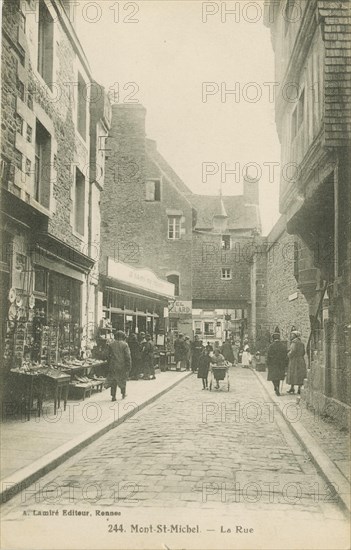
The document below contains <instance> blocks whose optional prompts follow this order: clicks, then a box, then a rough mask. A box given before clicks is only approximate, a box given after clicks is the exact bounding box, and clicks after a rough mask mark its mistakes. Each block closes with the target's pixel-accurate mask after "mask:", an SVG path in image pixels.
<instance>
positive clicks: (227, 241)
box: [222, 235, 231, 250]
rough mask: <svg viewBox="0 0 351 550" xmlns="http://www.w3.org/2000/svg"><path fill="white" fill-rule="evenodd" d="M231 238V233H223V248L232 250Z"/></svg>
mask: <svg viewBox="0 0 351 550" xmlns="http://www.w3.org/2000/svg"><path fill="white" fill-rule="evenodd" d="M230 248H231V239H230V235H222V250H230Z"/></svg>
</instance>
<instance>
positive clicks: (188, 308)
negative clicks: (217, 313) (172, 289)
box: [170, 300, 192, 315]
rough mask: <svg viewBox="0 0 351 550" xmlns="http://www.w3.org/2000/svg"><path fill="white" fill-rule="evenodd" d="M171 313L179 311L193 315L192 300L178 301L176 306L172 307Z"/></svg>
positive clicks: (179, 312)
mask: <svg viewBox="0 0 351 550" xmlns="http://www.w3.org/2000/svg"><path fill="white" fill-rule="evenodd" d="M170 311H171V313H178V314H183V315H191V313H192V302H191V300H190V301H184V302H183V301H180V300H178V301H176V302H174V306H173V307H172V309H170Z"/></svg>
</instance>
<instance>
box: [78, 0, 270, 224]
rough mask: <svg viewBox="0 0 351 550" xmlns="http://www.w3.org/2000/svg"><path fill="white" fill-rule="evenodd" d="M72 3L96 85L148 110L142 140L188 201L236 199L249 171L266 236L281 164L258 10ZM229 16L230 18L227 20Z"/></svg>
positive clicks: (195, 3)
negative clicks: (182, 186) (150, 143)
mask: <svg viewBox="0 0 351 550" xmlns="http://www.w3.org/2000/svg"><path fill="white" fill-rule="evenodd" d="M75 3H76V7H75V12H74V19H75V23H76V30H77V33H78V36H79V39H80V41H81V43H82V46H83V48H84V50H85V52H86V55H87V58H88V60H89V63H90V67H91V70H92V74H93V77H94V79H95V80H96V81H98V82H99V83H100V84H102V85H103V86H105V88H106V89H107V90H109V89H111V90H114V91H115V92H116V91H117V90H118V89H119V92H120V94H119V98H118V101H119V102H129V101H131V100H137V101H138V102H140V103H142V104H143V105H144V106H145V107H146V109H147V115H146V132H147V136H148V137H149V138H151V139H154V140H156V142H157V145H158V149H159V151H160V153H161V154H162V155H163V156H164V157H165V159H166V160H167V161H168V162H169V164H170V165H171V166H172V168H173V169H174V170H175V171H176V172H177V173H178V175H179V176H180V177H181V178H182V179H183V181H184V182H185V183H186V185H187V186H188V187H189V188H190V189H191V190H192V191H193V192H194V193H203V194H217V193H218V192H219V189H220V187H222V192H223V194H228V195H238V194H241V193H242V175H243V173H245V170H246V165H247V164H249V165H250V168H249V173H250V174H251V176H255V175H259V176H260V177H261V179H260V205H261V218H262V226H263V234H267V233H268V232H269V230H270V229H271V227H272V226H273V224H274V223H275V221H276V220H277V219H278V217H279V213H278V192H279V167H278V168H274V169H273V168H272V166H273V165H270V163H279V161H280V145H279V140H278V137H277V133H276V127H275V121H274V102H273V99H272V94H270V85H269V84H268V83H272V82H274V56H273V50H272V46H271V41H270V32H269V30H268V29H267V28H266V27H265V26H264V25H263V2H261V1H259V2H246V1H245V0H241V1H240V2H232V1H230V2H202V1H201V0H184V1H183V0H172V1H168V0H157V1H150V0H141V1H138V2H123V1H120V2H116V1H113V0H100V1H98V2H91V1H88V0H76V2H75ZM250 5H251V7H250ZM234 7H235V8H236V14H234V15H233V14H232V15H231V14H230V13H226V10H227V11H228V10H230V9H233V8H234ZM264 83H265V84H264ZM230 91H232V92H233V91H235V92H236V93H230ZM115 98H116V99H117V96H116V94H115ZM264 163H265V164H264ZM270 166H271V169H270ZM230 171H234V172H235V173H234V174H233V173H232V174H230Z"/></svg>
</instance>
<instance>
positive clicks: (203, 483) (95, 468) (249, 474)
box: [3, 369, 340, 521]
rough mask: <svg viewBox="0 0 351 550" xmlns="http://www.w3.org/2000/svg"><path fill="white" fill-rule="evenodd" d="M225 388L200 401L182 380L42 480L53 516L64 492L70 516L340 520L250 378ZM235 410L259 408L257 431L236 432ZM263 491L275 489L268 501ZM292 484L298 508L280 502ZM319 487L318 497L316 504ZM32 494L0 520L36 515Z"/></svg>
mask: <svg viewBox="0 0 351 550" xmlns="http://www.w3.org/2000/svg"><path fill="white" fill-rule="evenodd" d="M232 378H233V379H235V384H233V388H231V391H230V392H229V393H228V392H223V393H216V392H213V393H212V394H211V395H209V393H207V392H202V391H201V389H200V388H199V386H198V383H197V379H195V378H188V379H186V380H185V381H183V382H182V383H181V384H179V385H178V386H176V387H175V388H174V389H172V390H171V391H170V392H168V393H167V395H165V396H163V397H161V398H160V399H159V400H158V401H157V403H155V404H153V405H152V406H151V407H148V408H146V409H145V410H142V411H140V413H138V416H137V419H136V420H137V422H125V423H123V424H121V425H119V426H118V427H117V428H116V429H114V430H112V431H110V432H108V433H107V434H106V435H104V436H103V437H101V438H100V439H99V440H97V441H96V442H94V443H93V444H91V445H90V446H89V447H88V448H86V449H84V450H83V451H81V452H80V453H78V454H77V455H75V456H74V457H72V458H71V459H69V460H68V461H67V462H66V463H64V464H62V465H61V466H59V467H58V468H57V469H56V470H54V471H53V472H51V473H50V474H48V475H47V476H45V478H43V479H42V480H40V482H41V484H42V485H43V484H47V483H56V484H58V485H59V486H61V487H62V490H63V494H62V501H60V502H59V503H58V504H57V505H56V507H59V508H60V507H67V506H68V505H70V506H72V502H71V501H70V498H69V497H70V494H69V493H68V491H69V490H70V487H71V486H73V485H78V486H79V487H78V489H79V490H76V491H75V494H74V498H75V501H74V506H76V507H79V508H80V507H82V506H87V507H88V509H94V508H96V506H97V505H101V506H103V507H106V509H108V507H109V506H115V505H116V501H117V503H118V506H119V507H121V508H123V507H125V508H132V507H136V508H138V509H142V508H144V507H145V508H150V507H156V508H157V507H158V508H160V507H161V508H167V507H169V508H172V509H173V508H176V507H180V508H184V507H185V508H188V507H189V508H192V509H197V510H206V511H207V510H214V513H216V514H227V515H228V516H230V515H231V516H233V513H236V510H238V511H240V513H242V512H243V511H244V512H248V513H251V511H255V512H258V513H264V514H269V516H270V517H271V515H272V514H279V513H281V514H284V513H286V512H288V513H289V517H291V516H293V515H294V514H298V513H306V514H310V513H313V514H314V516H316V517H317V518H321V521H323V519H327V518H332V519H335V518H337V519H339V518H340V512H339V510H338V508H337V507H336V505H335V503H333V502H324V500H325V497H326V496H327V494H328V493H327V491H326V489H325V487H326V484H325V482H324V480H323V479H321V477H320V476H319V475H318V473H317V471H316V469H315V468H314V466H313V464H312V463H311V462H310V461H309V458H308V456H307V454H306V453H305V452H304V451H303V450H302V448H301V446H300V445H299V443H298V442H297V440H296V439H295V438H294V436H293V435H292V434H291V432H290V431H289V429H288V428H287V427H286V432H285V431H284V430H283V429H281V427H280V425H278V424H277V422H276V419H275V418H273V421H272V419H271V418H270V417H269V415H268V413H267V412H266V409H267V408H268V407H267V405H268V404H267V403H266V404H265V394H264V393H263V389H262V387H261V385H260V383H259V381H258V380H257V379H256V377H255V376H254V374H253V373H252V372H251V371H250V370H249V369H245V370H244V369H234V370H233V373H232ZM234 402H237V403H238V406H239V407H240V410H243V409H244V407H245V406H246V405H248V404H249V403H251V406H252V403H256V404H257V406H260V407H261V410H262V411H263V412H262V415H261V416H260V417H259V418H258V419H257V421H256V422H252V421H247V419H246V420H245V418H240V421H238V422H235V421H233V415H230V414H229V410H230V408H233V403H234ZM209 404H212V409H211V408H209ZM211 410H212V411H214V412H212V413H210V411H211ZM216 411H217V412H216ZM223 411H224V412H226V415H224V414H223ZM283 431H284V433H283ZM269 483H278V487H277V490H276V491H275V493H274V497H273V498H272V494H271V493H270V491H269V490H268V487H267V484H269ZM294 483H295V485H296V484H297V483H300V484H301V487H302V490H301V498H299V499H295V502H294V498H293V495H292V496H291V497H290V498H289V494H286V492H284V487H286V485H287V484H292V485H293V484H294ZM89 484H98V485H99V486H100V487H101V492H102V494H101V495H100V500H99V501H98V502H97V503H96V502H94V501H93V500H91V501H89V502H87V498H86V495H85V498H84V491H83V488H84V487H88V486H89ZM255 485H257V486H258V488H259V490H258V493H257V490H256V489H255ZM317 486H319V487H320V488H321V490H320V493H319V496H318V498H316V496H315V494H314V487H317ZM293 488H294V487H292V489H293ZM31 490H33V487H31V488H29V489H28V491H29V492H28V500H26V502H25V503H21V502H20V501H19V499H18V498H17V497H15V498H14V499H13V500H12V501H10V502H9V503H8V504H7V505H5V506H4V508H3V515H5V516H6V514H9V513H10V511H11V512H12V513H14V514H15V515H16V514H17V517H20V516H21V514H22V511H23V510H24V509H26V508H30V507H33V502H35V500H33V499H34V497H35V496H36V493H35V494H34V495H33V494H30V491H31ZM91 490H92V491H93V488H92V489H91ZM257 494H258V498H255V497H256V496H257ZM41 506H42V507H44V508H45V506H47V503H41ZM265 517H266V516H265ZM277 517H278V516H277ZM282 517H283V516H282ZM296 517H297V516H296ZM307 517H309V516H308V515H307Z"/></svg>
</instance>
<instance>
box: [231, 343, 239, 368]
mask: <svg viewBox="0 0 351 550" xmlns="http://www.w3.org/2000/svg"><path fill="white" fill-rule="evenodd" d="M232 349H233V355H234V365H237V364H238V363H239V351H240V342H239V341H238V340H236V341H235V342H234V344H233V346H232Z"/></svg>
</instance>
